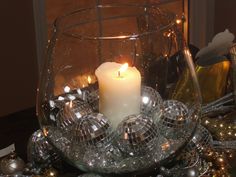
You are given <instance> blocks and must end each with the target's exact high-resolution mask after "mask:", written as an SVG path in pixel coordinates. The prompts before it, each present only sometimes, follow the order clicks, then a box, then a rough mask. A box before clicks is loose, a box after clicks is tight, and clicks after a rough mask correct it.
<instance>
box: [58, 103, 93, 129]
mask: <svg viewBox="0 0 236 177" xmlns="http://www.w3.org/2000/svg"><path fill="white" fill-rule="evenodd" d="M92 112H93V111H92V108H91V107H90V105H89V104H88V103H87V102H85V101H82V100H73V101H69V102H66V103H65V105H64V107H63V108H62V109H61V110H60V111H59V113H58V116H57V126H58V127H60V128H62V129H63V130H67V131H68V130H70V129H71V126H72V125H73V124H74V123H75V122H76V121H77V120H78V119H79V118H81V117H83V116H85V115H87V114H90V113H92Z"/></svg>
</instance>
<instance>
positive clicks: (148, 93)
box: [141, 86, 163, 120]
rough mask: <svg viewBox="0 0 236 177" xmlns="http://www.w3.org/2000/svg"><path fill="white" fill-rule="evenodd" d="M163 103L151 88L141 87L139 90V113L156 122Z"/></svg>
mask: <svg viewBox="0 0 236 177" xmlns="http://www.w3.org/2000/svg"><path fill="white" fill-rule="evenodd" d="M162 104H163V101H162V98H161V96H160V94H159V93H158V92H157V91H156V90H155V89H153V88H152V87H148V86H142V88H141V112H142V114H145V115H147V116H150V117H152V118H153V119H154V120H158V119H159V118H160V116H161V107H162Z"/></svg>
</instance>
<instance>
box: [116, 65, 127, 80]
mask: <svg viewBox="0 0 236 177" xmlns="http://www.w3.org/2000/svg"><path fill="white" fill-rule="evenodd" d="M128 67H129V65H128V63H125V64H123V65H122V66H121V67H120V69H119V71H118V76H119V77H120V76H121V73H123V72H125V71H126V70H127V69H128Z"/></svg>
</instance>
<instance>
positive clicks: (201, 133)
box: [186, 125, 213, 153]
mask: <svg viewBox="0 0 236 177" xmlns="http://www.w3.org/2000/svg"><path fill="white" fill-rule="evenodd" d="M212 143H213V139H212V136H211V134H210V132H209V131H208V130H207V129H206V128H205V127H203V126H202V125H198V127H197V130H196V132H195V134H194V135H193V138H192V139H191V141H190V142H189V143H188V145H187V147H186V148H187V150H188V151H191V150H198V152H200V153H202V151H204V150H206V149H208V148H209V147H211V145H212Z"/></svg>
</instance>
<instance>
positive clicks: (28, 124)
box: [0, 108, 236, 177]
mask: <svg viewBox="0 0 236 177" xmlns="http://www.w3.org/2000/svg"><path fill="white" fill-rule="evenodd" d="M38 129H39V123H38V120H37V117H36V113H35V108H30V109H27V110H23V111H21V112H17V113H14V114H11V115H8V116H5V117H0V140H1V143H0V149H3V148H5V147H7V146H9V145H11V144H13V143H14V144H15V148H16V152H17V154H18V156H19V157H21V158H22V159H23V160H24V161H25V162H27V142H28V139H29V137H30V136H31V135H32V133H33V132H35V131H36V130H38ZM230 165H231V167H232V176H233V177H236V157H235V158H234V159H232V162H230ZM63 169H64V170H63V174H62V175H61V176H63V177H75V176H78V175H79V174H82V172H81V171H79V170H77V169H75V168H73V167H71V166H70V165H68V164H66V163H65V164H64V168H63ZM122 176H123V175H122ZM148 176H150V175H148ZM154 176H155V175H154ZM140 177H144V175H142V176H140Z"/></svg>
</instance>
